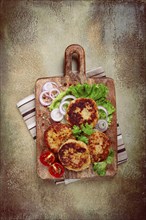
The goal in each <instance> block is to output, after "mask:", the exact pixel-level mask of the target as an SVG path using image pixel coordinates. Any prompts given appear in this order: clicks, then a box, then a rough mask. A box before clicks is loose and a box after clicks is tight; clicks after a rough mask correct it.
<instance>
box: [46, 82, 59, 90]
mask: <svg viewBox="0 0 146 220" xmlns="http://www.w3.org/2000/svg"><path fill="white" fill-rule="evenodd" d="M54 86H55V87H58V85H57V83H55V82H46V83H45V84H44V85H43V91H50V90H51V89H53V88H54Z"/></svg>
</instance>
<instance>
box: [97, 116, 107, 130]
mask: <svg viewBox="0 0 146 220" xmlns="http://www.w3.org/2000/svg"><path fill="white" fill-rule="evenodd" d="M95 128H96V129H97V130H99V131H101V132H104V131H106V130H107V129H108V122H107V121H106V120H104V119H99V120H98V123H97V124H96V126H95Z"/></svg>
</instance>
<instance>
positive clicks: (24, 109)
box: [17, 67, 128, 184]
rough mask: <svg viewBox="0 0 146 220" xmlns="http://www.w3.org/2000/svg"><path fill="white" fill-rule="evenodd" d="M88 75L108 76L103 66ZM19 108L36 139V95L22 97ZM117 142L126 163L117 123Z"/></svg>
mask: <svg viewBox="0 0 146 220" xmlns="http://www.w3.org/2000/svg"><path fill="white" fill-rule="evenodd" d="M87 76H88V77H106V75H105V72H104V70H103V68H102V67H98V68H95V69H92V70H90V71H87ZM17 108H18V109H19V111H20V114H21V115H22V118H23V120H24V122H25V124H26V126H27V128H28V130H29V131H30V133H31V135H32V137H33V139H34V140H35V139H36V119H35V95H34V94H31V95H29V96H27V97H26V98H24V99H22V100H21V101H19V102H18V103H17ZM117 143H118V164H121V163H124V162H126V161H127V158H128V157H127V152H126V149H125V145H124V142H123V137H122V133H121V130H120V126H119V124H118V123H117ZM75 181H77V179H74V180H72V179H66V180H63V181H57V182H56V184H60V183H63V182H64V183H65V184H68V183H71V182H75Z"/></svg>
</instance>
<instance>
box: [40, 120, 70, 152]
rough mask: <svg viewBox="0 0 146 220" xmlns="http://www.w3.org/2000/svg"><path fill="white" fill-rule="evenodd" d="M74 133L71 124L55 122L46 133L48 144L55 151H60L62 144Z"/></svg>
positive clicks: (45, 139)
mask: <svg viewBox="0 0 146 220" xmlns="http://www.w3.org/2000/svg"><path fill="white" fill-rule="evenodd" d="M71 135H72V131H71V128H70V126H69V125H67V124H62V123H53V124H52V125H50V126H49V127H48V129H47V130H46V131H45V133H44V141H45V144H46V146H47V147H48V148H49V149H50V150H51V151H52V152H54V153H57V152H58V149H59V148H60V146H61V145H62V144H63V143H64V142H65V141H67V140H68V139H69V138H70V137H71Z"/></svg>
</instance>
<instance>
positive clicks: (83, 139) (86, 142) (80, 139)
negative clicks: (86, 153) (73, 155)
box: [77, 135, 88, 144]
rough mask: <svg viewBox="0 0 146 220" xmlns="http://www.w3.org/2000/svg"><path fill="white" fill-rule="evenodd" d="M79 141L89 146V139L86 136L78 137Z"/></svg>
mask: <svg viewBox="0 0 146 220" xmlns="http://www.w3.org/2000/svg"><path fill="white" fill-rule="evenodd" d="M77 139H78V140H79V141H82V142H84V143H85V144H88V138H87V137H86V136H84V135H81V136H78V137H77Z"/></svg>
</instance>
